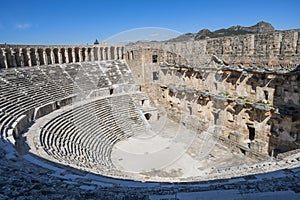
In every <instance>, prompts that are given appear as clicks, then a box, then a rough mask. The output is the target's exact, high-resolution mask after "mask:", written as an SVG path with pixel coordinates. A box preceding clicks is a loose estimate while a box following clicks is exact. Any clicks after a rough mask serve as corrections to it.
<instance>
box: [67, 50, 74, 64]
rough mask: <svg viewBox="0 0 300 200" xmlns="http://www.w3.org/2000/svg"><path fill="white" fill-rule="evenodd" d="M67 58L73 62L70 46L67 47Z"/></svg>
mask: <svg viewBox="0 0 300 200" xmlns="http://www.w3.org/2000/svg"><path fill="white" fill-rule="evenodd" d="M68 58H69V63H72V62H73V59H74V58H73V54H72V48H68Z"/></svg>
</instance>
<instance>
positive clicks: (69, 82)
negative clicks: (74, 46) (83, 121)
mask: <svg viewBox="0 0 300 200" xmlns="http://www.w3.org/2000/svg"><path fill="white" fill-rule="evenodd" d="M121 63H122V65H125V68H126V67H127V70H128V71H129V72H130V70H129V68H128V66H127V65H126V64H124V63H125V62H124V61H102V62H96V63H81V64H62V65H49V66H38V67H25V68H11V69H2V70H0V98H1V104H0V110H1V112H2V113H4V114H2V115H1V125H0V126H1V127H0V128H1V129H0V130H1V134H0V135H1V137H2V136H6V135H7V131H8V129H10V128H11V125H12V124H13V122H14V120H15V119H17V118H18V117H20V116H21V115H23V114H24V113H26V112H27V111H28V110H30V109H34V108H37V107H41V106H43V105H46V104H49V103H51V102H56V101H58V100H60V99H63V98H66V97H68V96H71V95H74V94H77V93H79V92H82V91H87V90H91V89H95V88H101V87H108V86H111V85H112V82H111V81H110V80H109V79H110V77H108V76H107V75H106V73H105V72H104V69H106V68H109V67H110V66H115V67H112V68H114V70H115V73H121V72H120V70H119V71H118V69H117V65H118V64H121ZM81 71H82V72H84V73H80V77H79V80H80V81H77V80H76V79H77V78H78V74H79V72H81ZM131 76H132V75H131ZM97 78H98V80H97ZM123 83H125V84H126V82H124V81H123ZM29 120H32V119H29Z"/></svg>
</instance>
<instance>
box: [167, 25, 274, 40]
mask: <svg viewBox="0 0 300 200" xmlns="http://www.w3.org/2000/svg"><path fill="white" fill-rule="evenodd" d="M273 31H275V29H274V27H273V26H272V24H270V23H268V22H264V21H261V22H258V23H257V24H255V25H253V26H249V27H245V26H240V25H237V26H232V27H230V28H227V29H225V28H223V29H219V30H216V31H210V30H208V29H202V30H200V31H199V32H198V33H186V34H183V35H180V36H178V37H176V38H173V39H171V40H169V41H170V42H182V41H191V40H202V39H207V38H217V37H224V36H234V35H245V34H250V33H268V32H273Z"/></svg>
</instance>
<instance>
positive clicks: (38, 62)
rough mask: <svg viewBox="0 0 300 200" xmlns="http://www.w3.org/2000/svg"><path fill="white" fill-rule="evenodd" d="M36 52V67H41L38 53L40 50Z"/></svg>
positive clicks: (35, 50)
mask: <svg viewBox="0 0 300 200" xmlns="http://www.w3.org/2000/svg"><path fill="white" fill-rule="evenodd" d="M34 52H35V60H36V65H38V66H39V65H41V62H40V55H39V51H38V49H34Z"/></svg>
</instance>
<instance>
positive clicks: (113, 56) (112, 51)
mask: <svg viewBox="0 0 300 200" xmlns="http://www.w3.org/2000/svg"><path fill="white" fill-rule="evenodd" d="M110 59H112V60H114V59H116V58H115V47H110Z"/></svg>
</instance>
